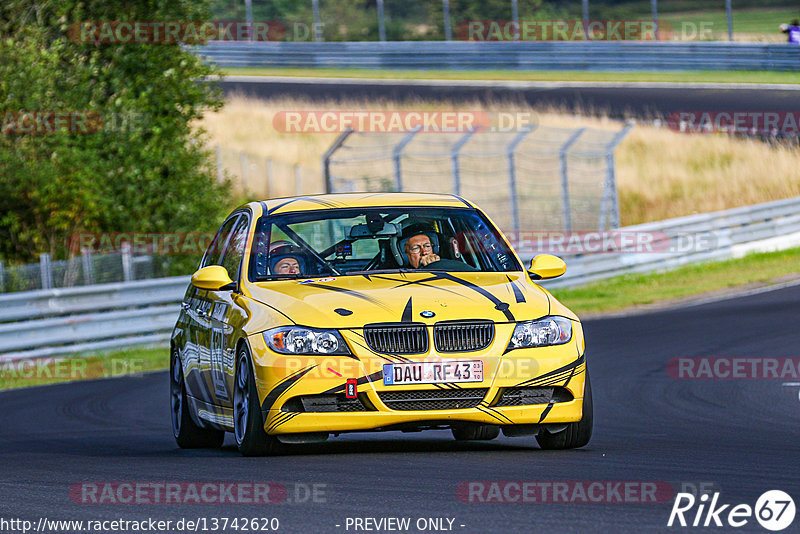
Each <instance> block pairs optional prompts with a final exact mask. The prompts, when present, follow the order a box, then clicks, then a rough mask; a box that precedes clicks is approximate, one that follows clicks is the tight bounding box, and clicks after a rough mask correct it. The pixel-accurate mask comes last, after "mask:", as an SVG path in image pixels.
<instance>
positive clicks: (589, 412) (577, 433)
mask: <svg viewBox="0 0 800 534" xmlns="http://www.w3.org/2000/svg"><path fill="white" fill-rule="evenodd" d="M592 420H593V405H592V385H591V383H590V382H589V371H588V369H587V371H586V386H585V388H584V392H583V417H581V420H580V421H578V422H576V423H569V424H568V425H567V428H565V429H564V430H562V431H561V432H556V433H555V434H551V433H550V432H549V431H547V430H546V429H543V430H542V431H541V432H539V433H538V434H537V435H536V441H537V442H539V446H540V447H541V448H542V449H545V450H553V449H576V448H578V447H583V446H584V445H586V444H587V443H589V440H590V439H591V438H592Z"/></svg>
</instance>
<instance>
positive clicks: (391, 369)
mask: <svg viewBox="0 0 800 534" xmlns="http://www.w3.org/2000/svg"><path fill="white" fill-rule="evenodd" d="M441 382H483V362H482V361H481V360H469V361H453V362H411V363H386V364H384V365H383V385H385V386H398V385H401V384H438V383H441Z"/></svg>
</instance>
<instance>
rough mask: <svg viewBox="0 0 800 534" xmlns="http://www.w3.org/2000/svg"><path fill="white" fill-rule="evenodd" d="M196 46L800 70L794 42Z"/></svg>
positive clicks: (239, 63) (534, 63) (468, 64)
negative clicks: (791, 43) (792, 43)
mask: <svg viewBox="0 0 800 534" xmlns="http://www.w3.org/2000/svg"><path fill="white" fill-rule="evenodd" d="M189 48H190V49H191V50H193V51H194V52H196V53H198V54H200V55H201V56H203V57H205V58H207V59H208V60H209V61H212V62H214V63H217V64H218V65H220V66H222V67H296V68H317V67H320V68H374V69H446V70H447V69H474V70H483V69H492V70H497V69H506V70H614V71H620V70H621V71H668V70H780V71H794V70H798V69H800V49H798V47H797V46H795V45H790V44H788V43H740V42H710V41H688V42H687V41H668V42H663V41H662V42H647V41H592V42H569V41H567V42H561V41H503V42H474V41H444V42H443V41H405V42H401V41H389V42H343V43H307V42H303V43H296V42H243V41H210V42H209V43H208V44H207V45H205V46H198V47H189Z"/></svg>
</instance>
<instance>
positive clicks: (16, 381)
mask: <svg viewBox="0 0 800 534" xmlns="http://www.w3.org/2000/svg"><path fill="white" fill-rule="evenodd" d="M567 268H569V265H567ZM794 274H800V248H796V249H790V250H785V251H780V252H769V253H763V254H752V255H749V256H745V257H744V258H739V259H735V260H728V261H724V262H719V263H704V264H696V265H690V266H686V267H681V268H680V269H676V270H673V271H668V272H662V273H653V274H638V275H624V276H619V277H616V278H610V279H608V280H604V281H601V282H596V283H593V284H589V285H586V286H582V287H576V288H565V289H553V291H552V293H553V294H554V295H555V296H556V298H558V299H559V300H560V301H561V302H563V303H564V304H565V305H566V306H568V307H569V308H570V309H572V310H573V311H575V313H577V314H578V315H579V316H580V315H584V314H597V313H601V312H614V311H620V310H625V309H627V308H631V307H635V306H644V305H648V304H655V303H667V302H669V301H673V300H675V299H681V298H685V297H692V296H698V295H704V294H709V293H711V292H715V291H720V290H725V289H730V288H735V287H740V286H747V285H751V284H757V283H768V282H771V281H775V280H776V279H779V278H781V277H786V276H787V275H794ZM33 365H36V366H35V367H31V366H33ZM167 368H169V353H168V350H167V348H165V347H163V348H143V349H128V350H123V351H117V352H109V353H104V354H98V353H93V354H85V355H75V356H60V357H54V358H49V359H48V358H45V359H42V360H39V361H38V362H37V361H35V360H28V363H26V366H25V367H23V368H20V367H19V364H14V365H12V364H9V363H3V364H0V389H11V388H21V387H28V386H35V385H41V384H55V383H59V382H69V381H77V380H90V379H95V378H104V377H111V376H122V375H131V374H134V375H135V374H139V373H143V372H147V371H157V370H162V369H167Z"/></svg>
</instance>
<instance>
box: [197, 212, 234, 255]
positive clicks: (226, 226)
mask: <svg viewBox="0 0 800 534" xmlns="http://www.w3.org/2000/svg"><path fill="white" fill-rule="evenodd" d="M238 218H239V216H238V215H237V216H235V217H231V218H230V219H228V220H227V221H225V222H224V223H223V224H222V227H221V228H220V229H219V232H217V235H215V236H214V241H212V242H211V246H209V247H208V250H207V251H206V254H205V256H203V263H202V265H200V267H208V266H209V265H222V264H221V263H220V259H221V258H222V253H223V252H224V250H225V245H226V243H227V242H228V238H229V237H230V236H231V230H232V229H233V224H234V223H235V222H236V220H237V219H238Z"/></svg>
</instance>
